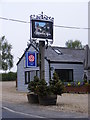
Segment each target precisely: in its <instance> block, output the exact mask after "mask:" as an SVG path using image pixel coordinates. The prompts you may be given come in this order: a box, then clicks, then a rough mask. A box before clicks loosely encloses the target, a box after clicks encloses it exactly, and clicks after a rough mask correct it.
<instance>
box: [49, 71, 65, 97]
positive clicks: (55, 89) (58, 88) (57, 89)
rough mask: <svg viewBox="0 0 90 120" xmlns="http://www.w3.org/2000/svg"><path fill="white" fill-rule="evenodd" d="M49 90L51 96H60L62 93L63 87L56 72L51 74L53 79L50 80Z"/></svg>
mask: <svg viewBox="0 0 90 120" xmlns="http://www.w3.org/2000/svg"><path fill="white" fill-rule="evenodd" d="M49 84H50V89H51V92H52V93H53V94H56V95H61V94H62V93H63V92H64V85H63V83H62V82H61V80H60V79H59V77H58V75H57V73H56V72H54V73H53V79H52V80H50V82H49Z"/></svg>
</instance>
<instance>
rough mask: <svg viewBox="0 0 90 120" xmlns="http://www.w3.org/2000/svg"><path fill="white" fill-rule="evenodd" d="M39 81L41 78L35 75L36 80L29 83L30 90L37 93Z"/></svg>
mask: <svg viewBox="0 0 90 120" xmlns="http://www.w3.org/2000/svg"><path fill="white" fill-rule="evenodd" d="M38 82H39V78H38V77H37V76H34V80H33V81H30V83H29V84H28V90H29V92H34V93H36V87H37V85H38Z"/></svg>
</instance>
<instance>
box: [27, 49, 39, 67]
mask: <svg viewBox="0 0 90 120" xmlns="http://www.w3.org/2000/svg"><path fill="white" fill-rule="evenodd" d="M30 55H31V57H30ZM29 57H30V58H29ZM29 59H30V60H31V61H30V60H29ZM25 66H26V68H31V67H37V53H36V52H35V51H33V52H32V51H28V52H26V53H25Z"/></svg>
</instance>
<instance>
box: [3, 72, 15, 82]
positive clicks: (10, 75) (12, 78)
mask: <svg viewBox="0 0 90 120" xmlns="http://www.w3.org/2000/svg"><path fill="white" fill-rule="evenodd" d="M16 79H17V73H16V72H9V73H2V81H15V80H16Z"/></svg>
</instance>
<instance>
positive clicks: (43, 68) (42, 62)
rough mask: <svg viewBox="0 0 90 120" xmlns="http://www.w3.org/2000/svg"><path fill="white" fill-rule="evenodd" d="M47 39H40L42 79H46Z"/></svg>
mask: <svg viewBox="0 0 90 120" xmlns="http://www.w3.org/2000/svg"><path fill="white" fill-rule="evenodd" d="M44 58H45V41H39V59H40V79H45V60H44Z"/></svg>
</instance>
